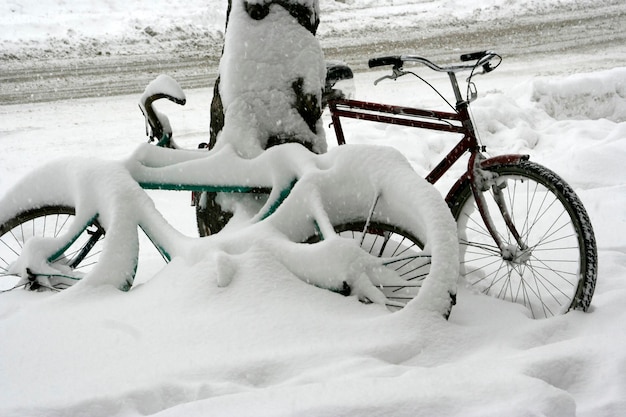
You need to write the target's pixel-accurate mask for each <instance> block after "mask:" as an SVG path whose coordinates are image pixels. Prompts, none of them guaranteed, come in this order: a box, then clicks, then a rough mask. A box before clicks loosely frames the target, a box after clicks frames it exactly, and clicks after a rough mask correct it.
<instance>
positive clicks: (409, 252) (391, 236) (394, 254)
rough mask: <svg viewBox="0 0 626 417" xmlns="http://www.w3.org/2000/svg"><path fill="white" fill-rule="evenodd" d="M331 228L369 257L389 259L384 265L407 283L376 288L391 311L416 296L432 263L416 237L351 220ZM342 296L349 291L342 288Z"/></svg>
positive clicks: (312, 240) (386, 226) (380, 224)
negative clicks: (356, 243) (350, 240)
mask: <svg viewBox="0 0 626 417" xmlns="http://www.w3.org/2000/svg"><path fill="white" fill-rule="evenodd" d="M366 224H367V227H366ZM333 227H334V229H335V232H336V233H337V234H338V235H339V236H340V237H342V238H347V239H353V240H358V241H359V242H360V246H361V249H363V250H364V251H366V252H368V253H369V254H371V255H373V256H376V257H379V258H386V259H388V261H387V262H386V263H385V266H386V267H387V268H390V269H391V270H393V271H394V272H396V274H398V276H399V277H400V278H402V279H404V280H405V281H406V284H405V285H394V286H387V285H380V286H379V287H378V288H379V289H380V290H381V291H382V293H383V294H384V295H385V296H386V297H387V299H388V300H389V301H390V302H391V303H390V304H387V307H388V308H389V309H390V310H392V311H394V310H399V309H401V308H402V307H404V305H406V303H408V302H409V301H410V300H412V299H413V298H414V297H415V296H416V295H417V293H418V292H419V289H420V288H421V286H422V283H423V281H424V279H426V277H427V276H428V274H429V272H430V264H431V256H430V254H429V253H426V252H424V245H423V244H422V243H421V242H420V240H419V239H418V238H416V237H415V236H413V235H412V234H410V233H408V232H406V231H404V230H402V229H401V228H400V227H398V226H395V225H392V224H388V223H384V222H379V221H370V222H369V223H367V222H366V220H362V221H352V222H349V223H343V224H337V225H334V226H333ZM319 240H320V236H319V235H315V236H313V237H311V238H309V239H308V240H307V242H306V243H316V242H318V241H319ZM341 293H342V294H344V295H350V289H349V288H347V287H345V288H344V290H343V291H342V292H341Z"/></svg>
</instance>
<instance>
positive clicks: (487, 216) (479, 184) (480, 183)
mask: <svg viewBox="0 0 626 417" xmlns="http://www.w3.org/2000/svg"><path fill="white" fill-rule="evenodd" d="M484 160H485V157H484V156H483V155H482V154H481V153H480V152H476V153H472V154H471V156H470V161H469V165H470V166H471V167H472V169H470V170H468V172H469V178H470V185H471V188H472V194H473V195H474V199H475V200H476V206H477V208H478V212H479V213H480V216H481V218H482V220H483V223H484V224H485V227H486V228H487V231H488V232H489V235H490V236H491V237H492V238H493V240H494V242H495V243H496V246H497V247H498V249H499V250H500V255H501V256H502V259H503V260H505V261H507V262H511V263H514V264H520V265H521V264H524V263H525V262H526V261H527V260H528V259H529V258H530V251H529V250H528V249H529V248H528V245H527V244H526V243H525V242H524V240H523V239H522V236H521V235H520V233H519V231H518V230H517V228H516V227H515V223H514V222H513V218H512V216H511V213H510V210H509V207H508V206H507V204H506V201H505V197H504V192H503V191H502V190H503V189H504V188H505V187H506V184H499V183H498V181H497V174H495V173H492V172H489V171H487V170H484V169H483V168H482V167H481V162H482V161H484ZM488 190H491V191H492V193H493V198H494V201H495V203H496V205H497V207H498V211H499V212H500V215H501V216H502V219H503V221H504V223H505V225H506V227H507V229H508V231H509V232H510V233H511V236H513V238H514V239H515V242H516V243H517V246H515V245H510V244H507V243H505V242H504V241H503V239H502V236H501V234H500V233H498V231H497V229H496V226H495V224H494V221H493V218H492V216H491V213H490V212H489V207H488V206H487V200H486V198H485V193H486V192H487V191H488Z"/></svg>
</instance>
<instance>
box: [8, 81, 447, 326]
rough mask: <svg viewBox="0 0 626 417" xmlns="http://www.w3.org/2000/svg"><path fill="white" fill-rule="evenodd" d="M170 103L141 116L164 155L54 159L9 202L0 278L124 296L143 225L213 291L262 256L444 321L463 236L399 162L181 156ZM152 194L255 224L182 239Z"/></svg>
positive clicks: (175, 89) (298, 152)
mask: <svg viewBox="0 0 626 417" xmlns="http://www.w3.org/2000/svg"><path fill="white" fill-rule="evenodd" d="M161 98H167V99H169V100H171V101H174V102H177V103H181V104H182V103H184V101H185V95H184V93H183V91H182V90H181V89H180V87H179V86H178V84H177V83H176V82H175V81H174V80H172V79H171V78H169V77H166V76H160V77H159V78H157V79H156V80H155V81H154V82H153V83H151V84H150V85H149V86H148V87H147V88H146V92H145V93H144V95H143V96H142V99H141V102H140V106H141V108H142V110H143V112H144V115H145V116H146V119H147V122H148V127H149V133H150V136H151V137H156V138H157V139H158V143H157V145H158V146H154V145H151V144H149V143H146V144H143V145H141V146H139V147H138V148H137V149H136V151H135V152H134V153H133V154H132V155H131V156H130V157H129V158H128V159H126V160H125V161H102V160H98V159H85V158H66V159H62V160H59V161H54V162H51V163H49V164H47V165H45V166H42V167H40V168H39V169H37V170H35V171H34V172H31V173H30V174H29V175H27V176H26V177H25V178H23V179H22V180H21V181H20V182H19V183H18V184H16V185H15V186H14V187H13V188H12V189H11V190H10V191H9V192H8V193H7V194H6V195H4V196H3V198H2V199H1V200H0V278H2V279H7V278H13V279H14V280H17V282H16V283H15V285H14V286H13V287H12V288H16V287H24V288H27V289H31V290H55V291H56V290H61V289H65V290H66V291H78V290H80V289H81V288H82V289H86V288H91V287H94V286H103V285H108V286H113V287H116V288H118V289H120V290H123V291H127V290H129V289H130V288H131V287H132V284H133V280H134V276H135V271H136V268H137V264H138V259H137V258H138V253H139V252H138V246H139V243H138V242H139V241H138V229H139V228H140V229H142V230H143V231H144V232H145V234H146V235H147V236H148V237H149V238H150V240H151V241H152V243H153V244H154V246H155V247H156V248H157V249H158V250H159V252H160V253H161V254H162V256H163V258H164V259H165V260H167V261H170V260H175V259H183V260H184V261H187V262H198V261H199V260H204V259H205V258H207V257H208V258H209V259H211V260H212V261H213V262H214V267H215V268H216V269H217V273H216V275H217V278H216V279H217V281H218V285H222V286H225V285H228V283H229V282H230V279H231V278H232V274H231V273H229V271H230V268H228V267H227V265H228V262H227V261H224V259H227V258H229V257H232V256H237V255H238V254H242V253H245V252H246V251H248V250H253V249H254V248H262V250H264V251H268V252H269V253H271V254H273V256H274V257H275V258H276V259H277V260H279V261H280V262H281V263H282V264H283V265H284V266H285V267H286V268H288V269H289V270H290V271H291V272H292V273H293V274H294V275H295V276H297V277H299V278H300V279H302V280H303V281H306V282H308V283H311V284H313V285H316V286H319V287H322V288H326V289H329V290H332V291H335V292H339V293H342V294H344V295H348V294H352V295H356V296H357V297H358V298H359V299H361V300H362V301H365V302H376V303H379V304H386V305H387V306H389V307H390V309H392V310H393V309H398V308H401V307H404V306H405V305H406V306H408V305H411V306H415V307H416V308H418V309H426V310H429V311H436V312H437V313H439V314H441V315H443V316H446V315H448V314H449V312H450V309H451V306H452V304H453V303H454V297H455V294H456V281H457V278H458V268H459V266H458V245H457V243H456V242H457V233H456V227H455V225H454V221H453V219H452V216H451V215H450V213H449V210H448V209H447V207H446V205H445V202H444V201H443V200H442V199H441V196H440V195H439V193H438V192H437V191H436V190H435V189H434V188H433V187H432V186H431V185H430V184H428V183H427V182H426V181H425V180H423V179H422V178H420V177H419V176H418V175H417V174H416V173H415V172H414V171H413V169H412V168H411V166H410V164H409V163H408V161H407V160H406V159H405V158H404V157H403V156H402V155H401V154H399V153H398V152H397V151H395V150H393V149H391V148H388V147H372V146H358V145H351V146H342V147H338V148H335V149H333V150H331V151H330V152H328V153H326V154H322V155H317V154H314V153H312V152H310V151H308V150H307V149H306V148H305V147H304V146H302V145H300V144H284V145H280V146H275V147H272V148H270V149H267V150H266V151H265V152H263V153H262V154H261V155H259V156H258V157H255V158H251V159H245V158H242V157H241V156H239V155H238V154H237V152H236V151H235V150H234V149H233V148H232V147H231V146H224V147H222V148H220V149H219V150H211V151H208V152H207V151H204V150H183V149H172V143H173V142H172V129H171V126H170V124H169V122H168V119H167V117H166V116H165V115H163V114H161V113H159V112H158V111H157V110H156V109H154V108H153V105H152V104H153V102H154V101H155V100H158V99H161ZM150 189H160V190H176V191H200V192H219V193H229V194H232V195H238V196H241V198H240V199H239V201H238V204H239V205H240V206H241V207H242V210H240V211H241V212H243V213H246V214H247V215H246V216H244V217H243V218H240V219H238V222H236V223H237V225H236V226H233V227H231V228H230V231H229V232H228V233H218V234H216V235H214V236H210V237H204V238H197V237H187V236H184V235H183V234H181V233H180V232H179V231H177V230H176V229H175V228H173V227H172V226H171V225H170V224H168V223H167V221H166V220H165V219H164V217H163V216H162V215H161V213H159V211H158V210H157V209H156V208H155V205H154V203H153V201H152V200H151V199H150V197H149V196H148V194H147V193H146V191H145V190H150ZM211 254H215V255H211ZM220 254H223V256H221V255H220ZM211 256H213V257H211ZM225 265H226V266H225Z"/></svg>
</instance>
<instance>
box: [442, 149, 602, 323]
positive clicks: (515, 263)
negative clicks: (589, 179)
mask: <svg viewBox="0 0 626 417" xmlns="http://www.w3.org/2000/svg"><path fill="white" fill-rule="evenodd" d="M487 170H488V171H489V172H491V173H494V174H497V179H496V181H497V183H498V185H499V186H500V188H501V189H502V190H503V192H504V194H505V197H506V201H507V206H508V209H509V211H510V213H511V216H512V218H513V221H514V223H516V227H517V229H518V231H519V232H520V235H521V236H522V238H523V239H524V241H525V243H526V245H527V247H528V248H529V249H528V250H527V251H524V250H520V248H519V246H518V245H517V243H516V241H515V239H514V238H513V237H512V234H511V233H510V232H509V230H508V229H507V227H506V225H505V224H504V221H503V220H502V216H500V215H498V214H497V213H498V208H497V206H496V203H495V201H494V199H493V197H492V196H493V191H491V190H490V191H489V195H490V196H491V197H490V196H486V199H485V200H487V205H488V207H489V213H491V217H492V219H493V221H494V223H495V226H496V229H497V230H498V233H499V234H500V236H501V238H502V240H503V242H504V243H505V244H506V245H509V246H508V247H515V250H516V251H517V252H509V257H510V254H511V253H515V254H516V256H515V259H512V260H505V259H504V257H503V255H502V253H501V250H500V249H499V248H497V247H496V245H495V244H494V242H493V238H492V237H491V236H490V235H489V233H488V232H487V229H486V227H485V225H484V223H483V221H482V218H481V216H480V213H479V212H478V209H477V208H476V203H475V198H474V196H473V194H472V190H471V186H470V183H469V180H467V179H466V180H465V182H464V183H463V184H462V185H461V187H459V188H457V191H456V193H454V195H452V196H449V197H448V202H449V207H450V208H451V211H452V215H453V217H454V219H455V220H456V221H457V225H458V226H457V227H458V231H459V239H460V247H461V275H462V277H464V278H465V281H466V283H467V284H468V285H469V286H470V287H472V288H474V289H476V290H478V291H480V292H482V293H484V294H488V295H491V296H495V297H497V298H500V299H504V300H508V301H513V302H517V303H520V304H523V305H525V306H526V307H527V308H528V309H529V310H530V312H531V315H532V317H534V318H546V317H551V316H554V315H556V314H562V313H565V312H567V311H569V310H572V309H574V310H582V311H587V310H588V309H589V305H590V303H591V298H592V296H593V292H594V289H595V283H596V278H597V248H596V242H595V237H594V233H593V227H592V225H591V221H590V219H589V216H588V215H587V212H586V210H585V208H584V206H583V204H582V202H581V201H580V199H579V198H578V196H577V195H576V193H575V192H574V190H573V189H572V188H571V187H570V186H569V185H568V184H567V183H566V182H565V181H564V180H563V179H561V178H560V177H559V176H558V175H557V174H555V173H554V172H552V171H551V170H549V169H548V168H545V167H543V166H541V165H539V164H536V163H534V162H530V161H520V162H519V163H503V164H497V165H494V166H491V167H489V168H488V169H487ZM522 216H523V217H522ZM520 221H521V223H520ZM554 255H558V256H556V257H555V256H554Z"/></svg>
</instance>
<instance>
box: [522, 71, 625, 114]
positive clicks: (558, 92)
mask: <svg viewBox="0 0 626 417" xmlns="http://www.w3.org/2000/svg"><path fill="white" fill-rule="evenodd" d="M532 100H533V101H535V102H537V103H538V104H539V106H540V107H541V108H543V109H544V110H545V111H546V112H547V113H548V114H549V115H550V116H551V117H553V118H555V119H557V120H565V119H576V120H584V119H591V120H598V119H609V120H611V121H614V122H618V123H619V122H623V121H626V68H614V69H611V70H607V71H602V72H596V73H593V74H577V75H573V76H570V77H568V78H565V79H538V80H535V81H534V82H533V93H532Z"/></svg>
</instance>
